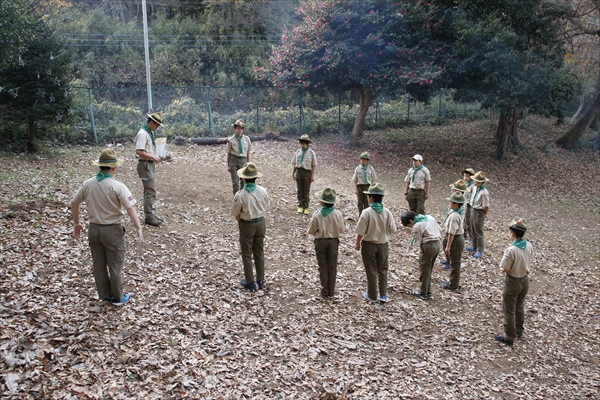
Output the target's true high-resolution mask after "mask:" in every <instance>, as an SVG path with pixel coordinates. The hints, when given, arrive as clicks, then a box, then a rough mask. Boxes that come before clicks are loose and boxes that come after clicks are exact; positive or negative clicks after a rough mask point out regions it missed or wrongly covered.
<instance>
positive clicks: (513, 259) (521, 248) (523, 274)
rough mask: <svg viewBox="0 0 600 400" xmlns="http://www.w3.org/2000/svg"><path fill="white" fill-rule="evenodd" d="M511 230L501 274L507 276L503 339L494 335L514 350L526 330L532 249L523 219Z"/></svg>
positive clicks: (504, 292)
mask: <svg viewBox="0 0 600 400" xmlns="http://www.w3.org/2000/svg"><path fill="white" fill-rule="evenodd" d="M508 229H509V237H510V240H511V241H512V243H511V244H510V246H509V247H508V248H507V249H506V250H505V251H504V256H503V257H502V261H500V270H501V271H502V272H503V273H505V274H506V276H505V278H504V290H503V292H502V310H503V312H504V335H502V334H497V335H494V339H496V340H497V341H499V342H501V343H504V344H507V345H509V346H512V345H513V343H514V341H515V337H517V338H522V337H523V332H524V330H525V328H524V324H525V296H527V293H528V292H529V272H530V271H531V264H532V262H533V246H532V245H531V243H529V242H528V241H527V240H524V239H523V236H524V235H525V232H526V231H527V224H526V223H525V221H524V220H523V219H522V218H517V219H515V220H513V221H512V223H511V224H510V226H509V228H508Z"/></svg>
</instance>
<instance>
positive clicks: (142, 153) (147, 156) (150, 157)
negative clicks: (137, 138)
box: [135, 149, 162, 163]
mask: <svg viewBox="0 0 600 400" xmlns="http://www.w3.org/2000/svg"><path fill="white" fill-rule="evenodd" d="M135 154H137V155H138V156H139V157H140V158H141V159H142V160H152V161H154V162H157V163H159V162H160V161H161V160H162V158H160V157H158V156H153V155H152V154H150V153H148V152H147V151H146V150H144V149H135Z"/></svg>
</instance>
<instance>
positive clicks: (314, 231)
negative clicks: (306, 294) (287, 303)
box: [307, 188, 344, 299]
mask: <svg viewBox="0 0 600 400" xmlns="http://www.w3.org/2000/svg"><path fill="white" fill-rule="evenodd" d="M315 197H316V198H317V200H318V201H319V203H321V206H322V207H321V209H320V210H319V211H315V213H314V214H313V216H312V219H311V220H310V224H309V225H308V231H307V233H309V234H311V235H315V253H317V262H318V263H319V277H320V278H321V296H322V297H326V298H330V299H331V298H333V295H334V293H335V280H336V277H337V260H338V244H339V242H340V240H339V236H340V234H342V233H343V232H344V218H343V217H342V213H341V212H339V211H338V210H336V209H335V208H334V207H333V206H334V204H338V203H339V202H340V199H339V198H338V197H337V195H336V193H335V190H333V189H331V188H326V189H324V190H322V191H320V192H317V193H316V194H315Z"/></svg>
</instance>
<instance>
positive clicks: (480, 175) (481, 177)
mask: <svg viewBox="0 0 600 400" xmlns="http://www.w3.org/2000/svg"><path fill="white" fill-rule="evenodd" d="M471 179H473V180H474V181H475V182H489V181H490V180H489V179H488V178H486V177H485V174H484V173H483V171H478V172H477V173H476V174H475V175H473V176H472V177H471Z"/></svg>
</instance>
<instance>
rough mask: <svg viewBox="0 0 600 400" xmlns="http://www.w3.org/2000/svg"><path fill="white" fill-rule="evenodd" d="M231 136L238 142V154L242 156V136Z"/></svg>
mask: <svg viewBox="0 0 600 400" xmlns="http://www.w3.org/2000/svg"><path fill="white" fill-rule="evenodd" d="M233 136H235V138H236V139H237V141H238V148H239V151H240V154H243V153H244V146H243V145H242V142H243V141H244V135H242V136H241V137H239V138H238V135H233Z"/></svg>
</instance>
